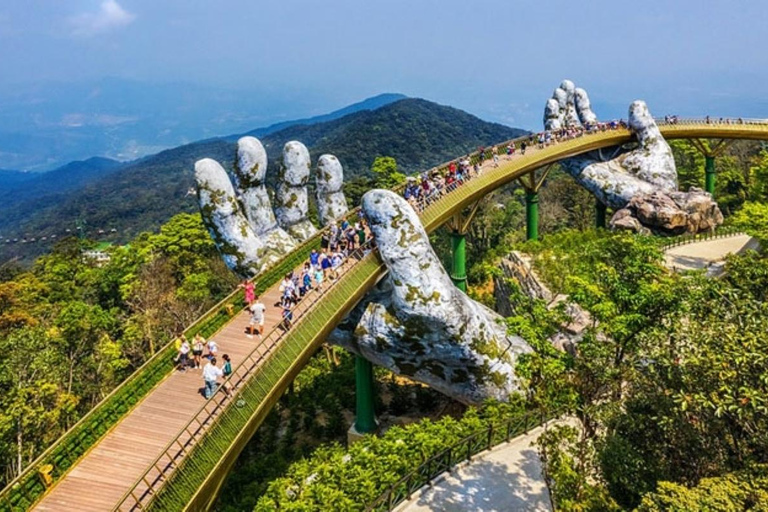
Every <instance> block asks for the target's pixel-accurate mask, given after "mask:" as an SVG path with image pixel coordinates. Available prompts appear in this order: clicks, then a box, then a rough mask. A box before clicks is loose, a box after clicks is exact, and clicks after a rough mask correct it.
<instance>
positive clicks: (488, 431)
mask: <svg viewBox="0 0 768 512" xmlns="http://www.w3.org/2000/svg"><path fill="white" fill-rule="evenodd" d="M561 414H562V412H560V411H549V412H545V411H543V410H542V411H528V412H526V413H525V414H523V415H521V416H515V417H513V418H508V419H506V420H504V421H501V422H499V423H491V424H490V425H488V426H486V427H483V428H482V429H480V430H477V431H475V432H473V433H472V434H470V435H468V436H466V437H464V438H462V439H461V440H459V441H457V442H456V443H454V444H452V445H451V446H449V447H448V448H445V449H444V450H442V451H440V452H438V453H436V454H434V455H432V456H431V457H429V458H427V459H426V460H424V461H423V462H422V463H421V464H419V466H417V467H416V468H414V469H412V470H411V471H409V472H408V473H407V474H405V475H404V476H403V477H402V478H400V479H399V480H397V481H396V482H395V483H393V484H392V485H390V486H389V487H388V488H387V489H386V490H385V491H384V492H382V493H381V494H380V495H379V497H378V498H376V499H375V500H374V501H373V502H371V503H370V504H368V505H367V506H366V507H365V512H389V511H391V510H394V509H395V508H396V507H397V506H398V505H400V504H401V503H402V502H404V501H405V500H409V499H411V495H412V494H413V493H414V492H416V491H418V490H419V489H422V488H423V487H425V486H426V485H427V484H429V483H430V482H431V481H432V480H434V479H435V478H437V477H438V476H440V475H442V474H443V473H445V472H450V471H451V470H452V469H453V468H454V467H455V466H457V465H458V464H461V463H462V462H465V461H471V460H472V457H474V456H475V455H477V454H478V453H480V452H483V451H486V450H490V449H491V448H493V447H495V446H498V445H500V444H501V443H504V442H507V443H508V442H509V441H510V440H512V439H513V438H515V437H518V436H520V435H524V434H527V433H528V430H529V429H531V428H532V427H533V428H536V427H540V426H542V425H544V424H545V423H546V422H548V421H550V420H552V419H555V418H557V417H559V416H561Z"/></svg>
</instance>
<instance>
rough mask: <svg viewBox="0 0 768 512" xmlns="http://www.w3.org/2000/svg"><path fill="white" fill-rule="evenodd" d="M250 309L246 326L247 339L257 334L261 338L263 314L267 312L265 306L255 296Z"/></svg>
mask: <svg viewBox="0 0 768 512" xmlns="http://www.w3.org/2000/svg"><path fill="white" fill-rule="evenodd" d="M250 309H251V321H250V324H249V325H248V337H249V338H253V335H254V334H257V335H258V336H259V338H261V336H262V335H263V334H264V313H265V312H266V311H267V306H265V305H264V303H262V302H261V301H260V300H259V297H258V295H257V296H256V298H255V299H254V302H253V304H251V308H250Z"/></svg>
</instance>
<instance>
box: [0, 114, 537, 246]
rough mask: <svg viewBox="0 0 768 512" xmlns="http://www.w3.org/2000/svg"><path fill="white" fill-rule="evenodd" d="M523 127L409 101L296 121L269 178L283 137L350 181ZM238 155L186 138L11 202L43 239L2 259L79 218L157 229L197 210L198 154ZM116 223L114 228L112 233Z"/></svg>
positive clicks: (129, 229) (20, 230)
mask: <svg viewBox="0 0 768 512" xmlns="http://www.w3.org/2000/svg"><path fill="white" fill-rule="evenodd" d="M521 133H522V131H521V130H517V129H514V128H509V127H506V126H503V125H500V124H495V123H488V122H485V121H482V120H481V119H478V118H477V117H474V116H472V115H470V114H467V113H466V112H463V111H461V110H458V109H454V108H451V107H446V106H442V105H438V104H436V103H432V102H429V101H426V100H421V99H405V100H402V101H397V102H395V103H391V104H388V105H386V106H384V107H381V108H379V109H377V110H372V111H362V112H356V113H354V114H350V115H348V116H345V117H343V118H340V119H336V120H333V121H329V122H325V123H319V124H313V125H302V126H291V127H289V128H287V129H284V130H280V131H278V132H275V133H272V134H270V135H267V136H265V137H263V138H262V141H263V142H264V145H265V146H266V148H267V152H268V154H269V157H270V175H271V176H273V175H274V171H275V169H276V168H277V166H278V165H279V162H278V160H279V158H280V155H281V152H282V147H283V145H284V144H285V142H287V141H289V140H299V141H302V142H303V143H304V144H306V145H307V147H308V148H309V149H310V152H311V154H312V158H313V161H316V160H317V158H318V157H319V156H320V155H321V154H323V153H326V152H328V153H333V154H335V155H336V156H338V157H339V159H340V160H341V162H342V164H343V165H344V168H345V172H346V178H347V179H351V178H353V177H354V176H359V175H362V174H365V173H367V172H368V169H369V167H370V165H371V164H372V162H373V160H374V159H375V158H376V157H377V156H383V155H386V156H393V157H395V158H396V160H397V162H398V164H399V165H400V167H401V169H402V170H404V171H415V170H418V169H422V168H428V167H430V166H433V165H436V164H438V163H442V162H444V161H446V160H448V159H450V158H453V157H456V156H459V155H461V154H464V153H466V152H468V151H470V150H472V149H475V148H476V147H477V146H479V145H487V144H491V143H495V142H500V141H503V140H506V139H509V138H512V137H514V136H517V135H519V134H521ZM234 153H235V143H234V142H231V141H227V140H224V139H211V140H207V141H202V142H197V143H194V144H188V145H186V146H181V147H178V148H175V149H171V150H168V151H163V152H161V153H158V154H157V155H154V156H151V157H147V158H145V159H143V160H140V161H137V162H134V163H131V164H129V165H127V166H126V167H125V168H123V169H121V170H120V172H117V173H114V174H113V175H111V176H109V177H108V178H106V179H103V180H99V181H97V182H95V183H92V184H90V185H88V186H87V187H85V188H83V189H81V190H78V191H76V192H73V193H71V194H68V195H67V197H66V198H61V197H55V198H54V197H51V198H50V199H49V200H46V201H39V202H37V203H34V204H30V203H24V207H22V206H20V205H17V206H11V207H10V208H8V209H7V213H5V214H4V215H3V218H2V219H0V233H2V234H3V235H4V236H6V237H8V236H12V237H19V238H22V237H35V238H37V239H38V242H36V243H35V244H6V243H3V244H2V246H1V247H0V261H5V260H7V259H9V258H12V257H14V256H21V257H27V258H28V257H30V256H31V255H36V254H41V253H43V252H45V251H46V250H47V249H48V247H47V246H46V245H45V244H43V243H40V242H39V239H40V238H41V237H43V236H50V235H51V234H54V233H64V232H65V229H66V228H70V229H73V228H74V224H75V222H76V221H77V220H82V221H84V222H85V224H86V230H87V231H88V233H89V234H91V235H96V234H97V232H98V230H100V229H102V230H105V231H106V232H107V233H106V236H105V238H104V239H106V240H115V241H120V242H125V241H127V240H129V239H130V238H131V237H132V236H135V235H136V234H137V233H140V232H142V231H146V230H153V229H157V228H158V227H159V226H160V225H161V224H162V223H163V222H165V221H167V220H168V219H169V218H170V217H172V216H173V215H174V214H176V213H179V212H193V211H196V209H197V206H196V200H195V197H194V195H190V194H188V191H189V190H190V189H191V188H192V187H194V178H193V166H194V163H195V161H196V160H198V159H200V158H204V157H210V158H215V159H217V160H218V161H220V162H221V163H222V164H223V165H225V166H226V167H230V166H231V162H232V161H233V159H234ZM112 229H115V230H116V232H115V233H113V234H109V231H110V230H112Z"/></svg>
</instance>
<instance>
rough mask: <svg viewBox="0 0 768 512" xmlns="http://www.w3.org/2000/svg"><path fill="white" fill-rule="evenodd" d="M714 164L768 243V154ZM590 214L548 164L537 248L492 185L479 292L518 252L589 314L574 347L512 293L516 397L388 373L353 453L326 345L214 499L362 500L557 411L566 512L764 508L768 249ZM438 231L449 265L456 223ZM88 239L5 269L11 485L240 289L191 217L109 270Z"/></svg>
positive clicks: (476, 246)
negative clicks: (468, 402)
mask: <svg viewBox="0 0 768 512" xmlns="http://www.w3.org/2000/svg"><path fill="white" fill-rule="evenodd" d="M673 149H674V152H675V156H676V160H677V163H678V172H679V175H680V181H681V188H687V186H689V185H697V186H700V184H701V183H703V159H702V158H700V157H699V156H698V153H696V150H695V149H694V148H693V147H692V146H690V145H689V144H688V143H686V142H674V143H673ZM420 163H421V162H420ZM399 164H400V159H399V158H398V159H397V161H396V162H395V161H390V160H389V159H379V160H377V162H376V165H375V166H374V168H373V169H369V170H370V171H372V172H366V173H365V174H366V177H365V178H364V179H362V180H359V181H356V182H355V181H353V182H352V188H349V187H350V186H349V185H348V193H349V196H350V197H351V198H355V197H357V196H359V193H360V192H361V191H362V190H364V189H365V188H367V187H369V186H375V185H379V186H383V185H388V184H391V183H393V182H396V181H399V180H400V179H401V174H403V173H405V172H407V171H409V170H411V169H410V168H409V167H406V166H402V165H399ZM367 165H370V163H369V164H367ZM717 165H718V177H717V179H718V181H717V192H716V194H717V197H718V198H719V199H720V201H721V208H722V210H723V212H724V214H726V224H727V225H730V226H733V227H734V228H736V229H740V230H744V231H746V232H747V233H749V234H751V235H752V236H755V237H756V238H758V239H759V240H760V241H761V242H762V244H763V246H765V244H766V243H768V151H767V150H766V149H764V148H763V147H762V146H761V145H759V144H756V143H747V142H737V143H734V144H733V145H732V146H731V147H730V148H729V150H728V152H727V153H726V154H725V155H723V156H722V157H719V158H718V161H717ZM355 187H356V188H355ZM148 193H149V192H148ZM593 209H594V199H593V197H592V196H591V195H590V194H588V193H587V192H585V191H584V190H582V189H581V188H580V187H578V186H577V185H576V184H575V183H574V182H573V181H572V179H571V178H570V177H569V176H567V175H566V174H565V173H563V172H560V171H559V170H557V169H555V170H553V171H552V172H551V173H550V175H549V178H548V180H547V183H546V185H545V186H544V188H543V189H542V193H541V232H542V233H543V234H544V236H542V237H541V240H540V241H538V242H525V234H524V224H525V219H524V193H523V189H522V188H520V187H519V186H517V185H514V184H513V185H509V186H506V187H504V188H502V189H499V190H497V191H495V192H493V193H492V194H490V195H489V196H487V197H486V198H485V199H484V200H483V202H482V204H481V206H480V208H479V211H478V214H477V216H476V218H475V220H474V221H473V223H472V225H471V228H470V229H471V230H470V233H469V234H468V237H467V244H468V246H467V253H468V254H470V255H471V261H470V267H469V272H468V276H469V286H470V295H471V296H472V297H473V298H475V299H477V300H479V301H481V302H483V303H485V304H487V305H491V306H492V305H493V293H492V292H493V279H494V278H497V279H498V278H499V269H498V261H499V259H500V258H501V257H503V256H505V255H506V254H507V253H509V251H511V250H513V249H514V250H518V251H522V252H525V253H527V254H530V255H531V257H532V259H533V263H534V267H535V269H536V270H537V272H538V273H539V275H540V276H541V277H542V278H543V279H544V280H545V281H546V282H547V284H548V285H549V286H550V287H551V289H552V290H553V291H554V292H556V293H564V294H567V295H568V296H569V298H570V300H571V301H574V302H576V303H578V304H579V305H581V306H582V307H583V308H585V309H586V310H587V311H588V312H589V313H590V314H591V316H592V318H593V319H594V322H593V324H592V325H590V327H589V328H588V329H587V331H586V335H585V336H584V338H583V340H582V341H581V342H580V343H579V344H578V347H577V350H576V351H575V352H574V353H568V352H561V351H558V350H555V349H554V348H553V347H552V346H551V345H550V344H549V342H548V341H547V338H548V337H549V336H550V335H552V334H553V333H554V332H555V331H556V330H557V329H558V326H559V325H560V324H561V322H562V319H563V310H562V308H555V309H548V308H547V307H546V305H545V304H543V303H542V302H541V301H535V300H531V299H530V298H528V297H526V296H525V295H524V294H522V293H513V294H512V296H511V297H510V301H511V302H512V303H513V305H514V309H515V315H514V316H511V317H509V318H508V319H507V325H508V329H509V330H510V332H513V333H515V334H519V335H520V336H522V337H524V338H525V339H526V340H527V341H528V342H529V343H530V344H531V345H532V346H533V347H534V349H535V351H534V353H533V354H531V355H529V356H528V357H525V358H524V360H523V361H522V362H521V363H520V365H519V366H518V368H517V372H518V374H519V375H521V376H523V379H524V382H525V390H524V393H521V395H520V396H519V397H516V398H514V399H513V400H512V401H511V402H510V403H509V404H499V403H488V404H486V405H485V406H483V407H481V408H478V409H474V408H466V407H464V406H462V405H461V404H458V403H456V402H454V401H452V400H450V399H448V398H445V397H442V396H440V395H439V394H438V393H436V392H434V391H432V390H430V389H429V388H426V387H424V386H422V385H420V384H417V383H414V382H411V381H409V380H407V379H403V378H400V377H397V376H395V375H393V374H391V373H389V372H387V371H384V370H381V369H377V370H376V385H377V387H378V390H379V403H378V404H377V414H378V415H379V418H380V419H381V420H382V423H383V424H384V425H386V427H387V428H386V429H385V432H384V433H383V434H382V435H381V436H380V437H376V436H369V437H367V438H366V439H365V440H363V441H361V442H359V443H357V444H355V445H353V446H352V447H350V448H349V449H347V448H345V447H344V440H345V438H346V431H347V429H348V427H349V425H350V423H351V421H352V417H353V414H354V412H353V411H354V364H353V363H354V361H353V358H352V357H351V356H350V355H349V354H346V353H344V352H343V351H341V350H340V349H335V350H334V349H330V348H328V349H326V350H321V351H319V352H318V354H316V355H315V356H314V358H313V359H312V361H311V362H310V364H309V365H308V366H307V367H306V368H305V369H304V370H303V371H302V373H301V374H300V375H299V376H298V377H297V379H296V381H295V383H294V386H293V389H292V390H291V391H290V392H289V393H287V394H286V395H285V396H284V397H283V398H282V399H281V401H280V403H279V404H278V405H277V406H276V407H275V408H274V410H273V411H272V413H271V414H270V416H269V417H268V419H267V420H266V421H265V422H264V424H263V425H262V426H261V427H260V429H259V430H258V431H257V433H256V435H255V436H254V438H253V439H252V440H251V442H250V443H249V445H248V446H247V447H246V449H245V451H244V452H243V453H242V455H241V456H240V458H239V460H238V461H237V463H236V465H235V468H234V470H233V472H232V474H231V475H230V476H229V478H228V480H227V482H226V483H225V486H224V489H223V491H222V495H221V497H220V499H219V503H218V504H217V508H218V509H219V510H227V511H230V510H231V511H234V510H275V509H279V510H329V509H333V510H363V509H364V507H365V504H366V503H370V502H371V501H373V500H374V499H376V497H377V496H379V495H380V494H381V493H382V492H384V491H385V490H386V488H387V487H388V486H389V485H391V484H392V483H394V482H395V481H397V480H398V479H399V478H400V477H401V476H403V475H404V474H405V473H407V472H408V471H410V470H412V469H415V467H416V466H418V464H420V463H421V461H423V460H424V459H425V458H427V457H429V456H430V455H432V454H435V453H437V452H439V451H440V450H442V449H444V448H445V447H447V446H450V445H451V444H452V443H454V442H456V441H458V440H460V439H461V438H463V437H464V436H466V435H468V434H470V433H472V432H475V431H477V430H478V429H480V428H483V427H484V426H488V425H492V424H495V423H497V422H501V421H506V420H508V419H510V418H516V417H520V416H521V415H524V414H526V413H530V412H532V411H535V412H537V413H540V412H544V413H547V412H550V413H551V412H554V411H556V412H557V413H558V414H560V413H562V412H563V411H565V414H567V415H568V416H569V417H572V418H574V419H575V426H560V427H556V428H552V429H549V430H548V431H547V434H546V435H544V436H542V437H541V438H540V440H539V445H538V447H537V449H538V450H539V452H540V454H541V455H542V458H543V460H544V462H545V469H546V476H547V481H548V485H549V488H550V492H551V494H552V497H553V500H554V502H555V504H556V505H557V508H558V510H566V511H567V510H572V511H587V510H607V511H618V510H640V511H661V510H680V511H683V510H702V511H703V510H723V511H730V510H762V509H761V508H759V507H761V506H762V507H764V506H765V503H767V502H768V472H767V471H768V465H767V464H768V404H767V403H766V397H768V364H767V363H768V361H766V358H767V357H768V356H767V355H766V350H765V343H764V342H765V333H766V332H768V305H767V304H766V295H767V294H768V257H766V256H764V255H763V254H758V253H754V252H750V253H747V254H744V255H740V256H734V257H731V258H730V259H729V260H728V263H727V265H726V272H725V274H724V277H722V278H719V279H711V278H707V277H705V276H704V275H702V274H695V273H694V274H686V275H680V274H675V273H670V272H669V271H667V270H666V269H665V267H663V265H662V252H661V250H660V244H661V241H660V240H659V239H656V238H653V237H644V236H639V235H631V234H627V233H611V232H608V231H605V230H595V229H594V228H593ZM158 218H159V217H158ZM432 242H433V245H434V247H435V249H436V250H437V252H438V254H439V255H440V256H441V257H442V258H443V259H444V261H446V262H449V261H450V242H449V238H448V232H447V230H446V229H442V230H439V231H437V232H436V233H435V234H434V235H432ZM94 246H95V242H93V241H89V240H87V239H86V240H80V239H77V238H67V239H64V240H61V241H60V242H59V243H58V244H57V245H56V246H55V247H53V249H52V250H51V251H50V252H49V253H47V254H44V255H42V256H39V257H38V258H37V259H36V260H35V261H34V262H33V263H32V264H30V265H24V266H22V265H20V264H18V263H7V264H4V265H3V266H1V267H0V350H2V353H3V354H4V357H3V358H2V359H1V360H0V382H1V383H2V388H3V389H4V390H5V392H4V393H3V394H2V395H0V460H2V466H3V472H2V475H1V476H2V483H3V485H5V484H6V483H7V482H9V481H10V480H11V479H13V478H14V477H15V476H16V475H18V474H19V473H20V472H21V471H22V470H23V469H24V468H26V467H27V466H28V465H29V464H30V463H31V462H32V461H33V460H34V459H35V458H36V457H37V456H38V455H39V454H40V453H41V452H42V451H43V450H45V449H46V447H48V446H49V445H50V444H51V442H53V441H54V440H55V439H57V438H58V437H59V436H60V435H61V434H62V433H63V432H64V431H66V430H67V428H69V427H70V426H72V425H73V424H74V423H75V422H76V421H77V420H78V419H79V418H80V417H82V416H83V414H85V413H86V412H87V411H88V410H90V409H91V408H92V407H93V406H94V405H95V404H97V403H98V402H99V401H100V400H101V399H102V398H103V397H105V396H106V395H107V394H108V393H109V392H110V391H111V390H112V389H114V388H115V386H117V385H118V384H119V383H120V382H122V381H123V380H124V379H125V378H126V377H127V376H128V375H130V374H131V373H132V371H133V370H135V369H136V368H137V367H138V366H140V365H141V364H142V363H143V362H144V361H146V360H147V359H148V358H149V357H151V356H152V355H153V354H154V353H156V352H157V351H158V350H159V349H160V348H162V347H163V346H165V345H166V344H167V343H169V342H170V341H171V340H172V339H173V338H174V337H175V336H176V335H178V334H179V333H180V332H181V331H182V330H183V329H184V328H185V327H187V326H188V325H189V324H190V323H192V322H193V321H194V320H195V319H196V318H197V317H199V316H200V315H201V314H202V313H204V312H205V311H206V310H208V309H209V308H210V307H211V306H212V305H213V304H215V303H216V302H217V301H218V300H219V299H220V298H222V297H224V296H225V295H227V294H228V293H230V292H231V291H232V290H233V289H234V287H235V286H236V284H237V281H236V279H235V278H234V276H233V275H232V274H231V273H230V272H229V271H228V270H227V269H226V267H225V266H224V264H223V263H222V262H221V260H220V258H219V255H218V253H217V252H216V249H215V247H214V246H213V243H212V242H211V240H210V238H209V235H208V233H207V232H206V230H205V229H204V227H203V225H202V223H201V220H200V217H199V215H197V214H195V213H188V212H187V213H177V214H176V215H175V216H172V217H171V218H170V220H168V221H167V222H165V223H163V224H162V226H161V227H160V228H159V229H157V230H155V231H143V232H140V233H138V234H136V235H135V236H133V237H132V238H131V239H130V240H128V241H127V243H125V244H124V245H119V246H118V245H115V246H112V247H111V248H109V249H108V250H107V252H108V254H109V256H110V259H109V261H108V262H106V263H103V264H98V263H97V262H96V261H93V260H90V259H88V258H86V257H83V252H84V251H85V250H87V249H90V248H93V247H94ZM511 284H512V285H513V286H512V288H513V289H514V283H511ZM171 366H172V363H171V362H170V361H169V367H168V371H170V370H171Z"/></svg>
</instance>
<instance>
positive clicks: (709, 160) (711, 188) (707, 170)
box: [704, 156, 716, 198]
mask: <svg viewBox="0 0 768 512" xmlns="http://www.w3.org/2000/svg"><path fill="white" fill-rule="evenodd" d="M704 174H705V181H704V183H705V184H704V190H706V191H707V192H709V193H710V194H712V198H714V197H715V176H716V173H715V157H713V156H705V157H704Z"/></svg>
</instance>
